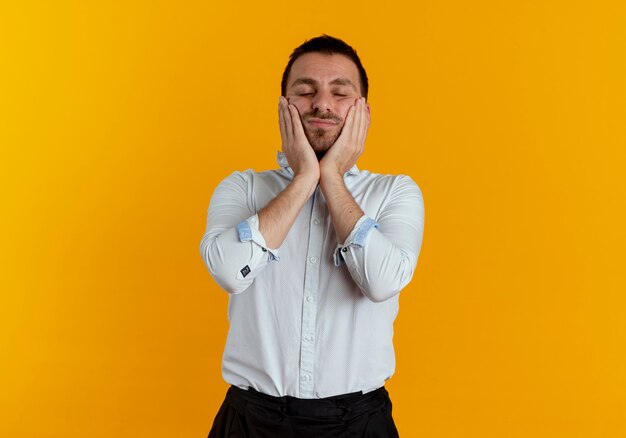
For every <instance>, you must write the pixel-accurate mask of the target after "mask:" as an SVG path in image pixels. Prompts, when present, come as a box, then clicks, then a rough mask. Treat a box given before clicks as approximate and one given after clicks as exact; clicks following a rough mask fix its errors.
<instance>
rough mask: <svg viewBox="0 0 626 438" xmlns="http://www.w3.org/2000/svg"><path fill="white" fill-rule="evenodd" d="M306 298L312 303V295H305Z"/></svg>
mask: <svg viewBox="0 0 626 438" xmlns="http://www.w3.org/2000/svg"><path fill="white" fill-rule="evenodd" d="M306 300H307V301H308V302H309V303H312V302H313V297H312V296H311V295H309V296H308V297H306Z"/></svg>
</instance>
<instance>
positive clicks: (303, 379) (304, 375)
mask: <svg viewBox="0 0 626 438" xmlns="http://www.w3.org/2000/svg"><path fill="white" fill-rule="evenodd" d="M300 380H302V381H303V382H308V381H309V380H311V376H309V375H308V374H303V375H301V376H300Z"/></svg>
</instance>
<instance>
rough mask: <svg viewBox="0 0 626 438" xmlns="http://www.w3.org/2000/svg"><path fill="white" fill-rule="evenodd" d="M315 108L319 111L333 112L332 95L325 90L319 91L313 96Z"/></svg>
mask: <svg viewBox="0 0 626 438" xmlns="http://www.w3.org/2000/svg"><path fill="white" fill-rule="evenodd" d="M312 104H313V109H314V110H315V111H319V112H327V111H331V112H332V103H331V99H330V95H329V94H328V93H325V92H321V91H320V92H318V93H317V94H316V95H315V97H314V98H313V102H312Z"/></svg>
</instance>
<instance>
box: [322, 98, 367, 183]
mask: <svg viewBox="0 0 626 438" xmlns="http://www.w3.org/2000/svg"><path fill="white" fill-rule="evenodd" d="M368 128H369V105H368V104H367V103H366V102H365V98H359V99H357V101H356V102H355V104H354V105H352V106H351V107H350V108H349V109H348V113H347V115H346V117H345V123H344V125H343V129H342V130H341V134H340V135H339V137H338V138H337V141H336V142H335V144H333V145H332V146H331V148H330V149H329V150H328V152H327V153H326V155H325V156H324V158H323V159H322V161H321V162H320V171H321V173H322V174H324V173H326V174H327V175H328V174H329V173H332V174H339V175H343V174H344V173H345V172H347V171H348V170H350V168H351V167H352V166H354V164H355V163H356V161H357V159H358V158H359V156H361V154H362V153H363V148H364V145H365V138H366V136H367V130H368Z"/></svg>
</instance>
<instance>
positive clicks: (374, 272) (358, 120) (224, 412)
mask: <svg viewBox="0 0 626 438" xmlns="http://www.w3.org/2000/svg"><path fill="white" fill-rule="evenodd" d="M367 93H368V80H367V75H366V73H365V69H364V68H363V66H362V65H361V61H360V60H359V57H358V56H357V54H356V52H355V51H354V49H352V47H350V46H349V45H347V44H346V43H345V42H343V41H341V40H339V39H336V38H333V37H330V36H326V35H323V36H321V37H317V38H314V39H312V40H309V41H307V42H305V43H304V44H303V45H301V46H300V47H298V48H296V49H295V51H294V52H293V53H292V55H291V57H290V59H289V62H288V64H287V67H286V69H285V72H284V74H283V79H282V96H281V97H280V101H279V105H278V115H279V126H280V134H281V138H282V152H279V153H278V164H279V165H280V169H279V170H271V171H266V172H255V171H253V170H247V171H245V172H234V173H233V174H231V175H230V176H228V177H227V178H226V179H224V180H223V181H222V182H221V183H220V184H219V186H218V187H217V188H216V190H215V193H214V194H213V197H212V199H211V203H210V207H209V213H208V224H207V230H206V233H205V235H204V237H203V239H202V243H201V253H202V257H203V259H204V261H205V263H206V265H207V267H208V268H209V270H210V272H211V274H212V276H213V277H214V279H215V281H216V282H217V283H218V284H219V285H220V286H221V287H222V288H223V289H225V290H226V291H227V292H228V293H229V294H230V297H229V306H228V317H229V321H230V330H229V333H228V339H227V342H226V348H225V351H224V356H223V363H222V374H223V377H224V379H225V380H226V382H228V383H230V384H231V385H232V386H231V387H230V389H229V390H228V393H227V395H226V399H225V400H224V403H223V405H222V407H221V408H220V411H219V412H218V414H217V417H216V418H215V421H214V424H213V428H212V429H211V432H210V434H209V437H226V436H228V437H232V436H236V437H239V436H241V437H248V436H249V437H272V438H275V437H298V438H300V437H316V438H317V437H352V436H354V437H357V436H358V437H370V436H376V437H395V436H398V433H397V430H396V427H395V425H394V422H393V419H392V416H391V402H390V400H389V396H388V393H387V391H386V390H385V388H384V383H385V381H386V380H387V379H389V378H390V377H391V375H392V374H393V372H394V368H395V357H394V350H393V343H392V337H393V321H394V319H395V317H396V314H397V312H398V293H399V292H400V290H401V289H402V288H404V287H405V286H406V285H407V284H408V283H409V281H410V280H411V278H412V276H413V272H414V270H415V267H416V264H417V258H418V255H419V251H420V247H421V243H422V232H423V225H424V208H423V200H422V195H421V191H420V189H419V188H418V186H417V185H416V184H415V183H414V182H413V181H412V180H411V178H409V177H408V176H404V175H399V176H393V175H383V174H376V173H370V172H368V171H364V170H359V169H358V168H357V166H356V164H355V163H356V161H357V159H358V158H359V156H360V155H361V153H362V152H363V146H364V143H365V138H366V135H367V130H368V127H369V123H370V108H369V105H368V104H367V103H366V98H367ZM386 153H393V152H392V149H391V145H390V146H389V150H388V151H386Z"/></svg>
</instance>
